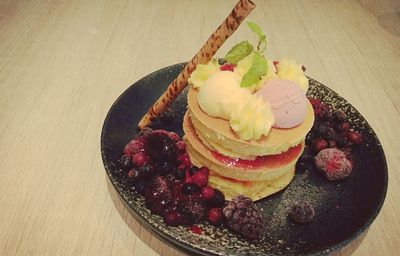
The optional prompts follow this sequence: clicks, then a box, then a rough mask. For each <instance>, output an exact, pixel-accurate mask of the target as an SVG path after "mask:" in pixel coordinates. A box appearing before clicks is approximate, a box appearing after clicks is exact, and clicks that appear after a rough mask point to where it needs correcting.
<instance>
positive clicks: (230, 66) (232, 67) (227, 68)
mask: <svg viewBox="0 0 400 256" xmlns="http://www.w3.org/2000/svg"><path fill="white" fill-rule="evenodd" d="M219 69H220V70H221V71H232V72H233V71H234V70H235V65H233V64H224V65H222V66H220V67H219Z"/></svg>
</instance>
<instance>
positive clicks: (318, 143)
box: [313, 139, 328, 152]
mask: <svg viewBox="0 0 400 256" xmlns="http://www.w3.org/2000/svg"><path fill="white" fill-rule="evenodd" d="M313 147H314V149H315V151H317V152H319V151H321V150H323V149H325V148H327V147H328V143H327V142H326V141H325V140H324V139H315V140H314V142H313Z"/></svg>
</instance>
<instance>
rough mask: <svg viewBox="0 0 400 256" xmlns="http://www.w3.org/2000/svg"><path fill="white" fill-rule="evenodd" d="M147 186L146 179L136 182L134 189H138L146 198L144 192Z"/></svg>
mask: <svg viewBox="0 0 400 256" xmlns="http://www.w3.org/2000/svg"><path fill="white" fill-rule="evenodd" d="M146 185H147V181H146V179H139V180H137V181H136V182H135V184H134V187H135V189H136V191H137V192H138V193H139V194H141V195H142V196H144V191H145V188H146Z"/></svg>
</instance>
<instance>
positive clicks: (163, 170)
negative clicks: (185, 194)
mask: <svg viewBox="0 0 400 256" xmlns="http://www.w3.org/2000/svg"><path fill="white" fill-rule="evenodd" d="M155 168H156V170H157V173H158V174H160V175H162V176H165V175H168V174H169V173H173V172H174V170H175V166H174V165H173V164H171V162H161V163H158V164H157V165H156V166H155Z"/></svg>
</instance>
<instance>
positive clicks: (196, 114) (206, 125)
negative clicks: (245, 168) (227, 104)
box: [187, 88, 314, 159]
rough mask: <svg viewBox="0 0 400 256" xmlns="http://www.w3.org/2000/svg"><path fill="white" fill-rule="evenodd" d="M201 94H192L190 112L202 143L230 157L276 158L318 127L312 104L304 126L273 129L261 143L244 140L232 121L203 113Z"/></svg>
mask: <svg viewBox="0 0 400 256" xmlns="http://www.w3.org/2000/svg"><path fill="white" fill-rule="evenodd" d="M197 97H198V91H197V90H195V89H193V88H191V89H190V90H189V92H188V96H187V99H188V109H189V111H190V113H191V121H192V123H193V126H194V127H196V132H197V133H198V135H199V137H200V139H201V140H202V141H203V143H204V144H206V145H207V146H208V147H209V148H211V149H214V150H215V151H217V152H221V153H223V154H225V155H227V156H231V157H238V158H242V159H252V158H254V157H256V156H263V155H274V154H280V153H282V152H285V151H287V150H288V149H289V148H291V147H293V146H296V145H298V144H300V143H301V142H302V141H303V140H304V138H305V136H306V135H307V133H308V132H309V131H310V130H311V128H312V126H313V123H314V111H313V108H312V106H311V103H309V102H308V107H307V114H306V118H305V120H304V122H303V123H302V124H300V125H298V126H296V127H293V128H290V129H280V128H271V130H270V132H269V133H268V135H267V136H262V137H261V138H260V139H258V140H242V139H240V137H239V136H238V135H237V134H236V133H235V132H234V131H233V130H232V129H231V127H230V125H229V121H228V120H224V119H222V118H216V117H212V116H209V115H208V114H207V113H205V112H203V111H202V110H201V108H200V106H199V104H198V101H197Z"/></svg>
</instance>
